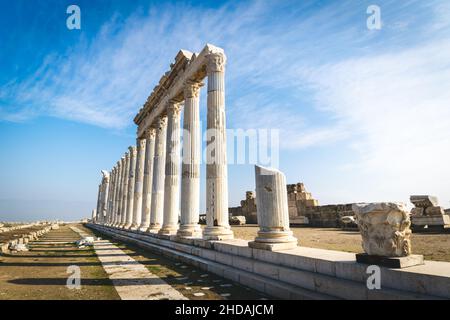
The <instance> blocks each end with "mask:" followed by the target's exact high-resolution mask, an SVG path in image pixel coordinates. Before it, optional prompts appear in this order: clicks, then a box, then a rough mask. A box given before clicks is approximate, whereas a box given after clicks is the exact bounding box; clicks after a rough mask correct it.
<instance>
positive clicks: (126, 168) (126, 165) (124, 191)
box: [119, 152, 130, 228]
mask: <svg viewBox="0 0 450 320" xmlns="http://www.w3.org/2000/svg"><path fill="white" fill-rule="evenodd" d="M129 172H130V153H129V152H126V153H125V160H124V167H123V173H122V200H121V206H120V216H121V217H120V225H119V228H124V227H125V225H126V224H127V204H128V175H129Z"/></svg>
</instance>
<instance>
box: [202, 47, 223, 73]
mask: <svg viewBox="0 0 450 320" xmlns="http://www.w3.org/2000/svg"><path fill="white" fill-rule="evenodd" d="M207 58H208V61H207V63H206V71H207V72H208V73H210V72H224V71H225V64H226V63H227V56H226V55H225V53H223V52H211V53H210V54H208V56H207Z"/></svg>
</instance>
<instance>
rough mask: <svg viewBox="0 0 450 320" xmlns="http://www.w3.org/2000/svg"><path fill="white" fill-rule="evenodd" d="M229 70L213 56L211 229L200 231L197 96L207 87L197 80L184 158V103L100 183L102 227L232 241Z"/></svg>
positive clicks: (187, 104) (189, 94)
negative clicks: (227, 117) (227, 111)
mask: <svg viewBox="0 0 450 320" xmlns="http://www.w3.org/2000/svg"><path fill="white" fill-rule="evenodd" d="M224 69H225V56H224V55H223V54H217V53H213V54H211V55H210V56H209V57H208V63H207V65H206V71H207V81H208V83H207V151H208V152H207V159H206V162H207V163H206V221H207V226H206V228H205V229H204V231H203V232H202V229H201V228H200V226H199V224H198V223H199V213H200V159H201V128H200V115H199V96H200V88H201V87H202V83H201V82H198V81H186V82H185V88H184V117H183V120H184V121H183V145H182V149H183V157H182V158H181V150H180V149H181V145H180V136H181V123H180V122H181V121H180V119H181V110H182V106H183V103H182V101H170V102H169V105H168V106H167V108H166V112H165V113H164V114H163V115H161V116H160V117H159V118H158V119H157V120H156V121H154V123H153V124H152V126H151V127H150V128H149V129H148V130H147V131H146V132H145V134H144V136H142V137H139V138H138V139H137V143H136V146H131V147H129V150H128V152H126V153H125V154H124V156H123V157H122V158H121V159H120V160H119V161H118V162H117V164H116V166H115V167H114V168H113V169H112V170H111V172H110V174H109V177H108V179H105V178H104V179H103V180H102V183H101V184H100V187H99V199H98V205H97V219H96V222H97V223H102V224H106V225H108V226H113V227H117V228H124V229H130V230H138V231H141V232H150V233H156V232H157V233H158V234H161V235H177V236H179V237H182V238H189V237H195V238H198V237H203V238H204V239H206V240H221V239H230V238H233V232H232V231H231V228H230V225H229V214H228V185H227V184H228V181H227V180H228V179H227V162H226V121H225V86H224ZM180 167H181V172H180ZM180 180H181V181H180ZM180 186H181V188H180ZM99 213H100V215H99ZM99 216H100V217H101V218H100V219H99Z"/></svg>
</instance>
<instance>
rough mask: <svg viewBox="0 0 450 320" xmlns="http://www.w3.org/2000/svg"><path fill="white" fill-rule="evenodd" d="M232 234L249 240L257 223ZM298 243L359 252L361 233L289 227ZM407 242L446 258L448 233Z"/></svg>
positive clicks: (449, 249) (417, 235)
mask: <svg viewBox="0 0 450 320" xmlns="http://www.w3.org/2000/svg"><path fill="white" fill-rule="evenodd" d="M232 229H233V231H234V236H235V238H240V239H245V240H253V239H254V238H255V235H256V232H257V231H258V227H257V226H256V225H248V226H233V227H232ZM291 230H292V231H293V233H294V235H295V237H297V239H298V241H299V245H301V246H305V247H312V248H320V249H329V250H340V251H347V252H355V253H358V252H363V250H362V247H361V236H360V234H359V232H358V231H343V230H342V229H334V228H303V227H292V228H291ZM411 245H412V250H413V253H414V254H422V255H423V256H424V257H425V259H426V260H435V261H448V262H450V233H443V234H437V233H435V234H426V233H413V234H412V236H411Z"/></svg>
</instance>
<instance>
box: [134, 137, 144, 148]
mask: <svg viewBox="0 0 450 320" xmlns="http://www.w3.org/2000/svg"><path fill="white" fill-rule="evenodd" d="M145 142H146V140H145V138H137V139H136V145H137V147H138V148H140V149H143V148H145Z"/></svg>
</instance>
